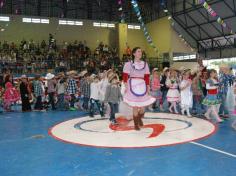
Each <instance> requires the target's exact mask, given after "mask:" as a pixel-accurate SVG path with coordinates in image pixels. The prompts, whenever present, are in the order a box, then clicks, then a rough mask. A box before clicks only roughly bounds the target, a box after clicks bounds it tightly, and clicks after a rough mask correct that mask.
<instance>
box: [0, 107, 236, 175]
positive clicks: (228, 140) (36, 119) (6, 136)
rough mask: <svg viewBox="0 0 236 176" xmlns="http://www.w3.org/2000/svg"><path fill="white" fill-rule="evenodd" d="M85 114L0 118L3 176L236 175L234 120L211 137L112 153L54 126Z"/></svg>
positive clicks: (0, 160)
mask: <svg viewBox="0 0 236 176" xmlns="http://www.w3.org/2000/svg"><path fill="white" fill-rule="evenodd" d="M84 115H85V114H84V113H83V112H77V111H74V112H30V113H21V112H14V113H2V114H0V176H235V175H236V131H235V130H233V129H232V128H231V123H232V121H233V120H234V119H235V118H231V120H228V121H226V122H224V123H223V124H220V125H219V129H218V131H217V132H216V133H215V134H214V135H212V136H210V137H209V138H206V139H203V140H199V141H195V142H193V143H185V144H178V145H174V146H166V147H159V148H141V149H111V148H95V147H85V146H80V145H74V144H69V143H64V142H61V141H59V140H56V139H55V138H53V137H51V136H50V135H49V134H48V130H49V128H51V127H52V126H54V125H56V124H58V123H60V122H63V121H66V120H70V119H73V118H78V117H80V116H84Z"/></svg>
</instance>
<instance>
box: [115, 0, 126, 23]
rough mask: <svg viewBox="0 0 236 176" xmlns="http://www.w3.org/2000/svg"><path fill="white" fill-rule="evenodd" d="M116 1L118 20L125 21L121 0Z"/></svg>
mask: <svg viewBox="0 0 236 176" xmlns="http://www.w3.org/2000/svg"><path fill="white" fill-rule="evenodd" d="M117 3H118V11H119V14H120V22H121V23H125V13H124V11H123V0H117Z"/></svg>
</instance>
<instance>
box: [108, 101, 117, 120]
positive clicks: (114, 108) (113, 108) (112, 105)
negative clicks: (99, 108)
mask: <svg viewBox="0 0 236 176" xmlns="http://www.w3.org/2000/svg"><path fill="white" fill-rule="evenodd" d="M108 104H109V105H110V108H111V112H110V119H109V120H110V121H114V120H115V114H116V113H118V103H111V102H109V103H108Z"/></svg>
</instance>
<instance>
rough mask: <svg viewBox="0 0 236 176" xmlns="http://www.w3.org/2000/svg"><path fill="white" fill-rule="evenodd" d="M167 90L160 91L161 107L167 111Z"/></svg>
mask: <svg viewBox="0 0 236 176" xmlns="http://www.w3.org/2000/svg"><path fill="white" fill-rule="evenodd" d="M167 92H168V91H162V103H163V109H164V111H168V108H169V103H168V101H167V98H166V96H167Z"/></svg>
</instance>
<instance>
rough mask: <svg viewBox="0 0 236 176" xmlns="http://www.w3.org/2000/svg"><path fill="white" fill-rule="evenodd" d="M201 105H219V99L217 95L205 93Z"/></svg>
mask: <svg viewBox="0 0 236 176" xmlns="http://www.w3.org/2000/svg"><path fill="white" fill-rule="evenodd" d="M202 104H203V105H206V106H212V105H219V104H221V101H220V100H219V98H218V96H217V95H209V94H208V95H207V96H206V98H205V99H204V100H203V101H202Z"/></svg>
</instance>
